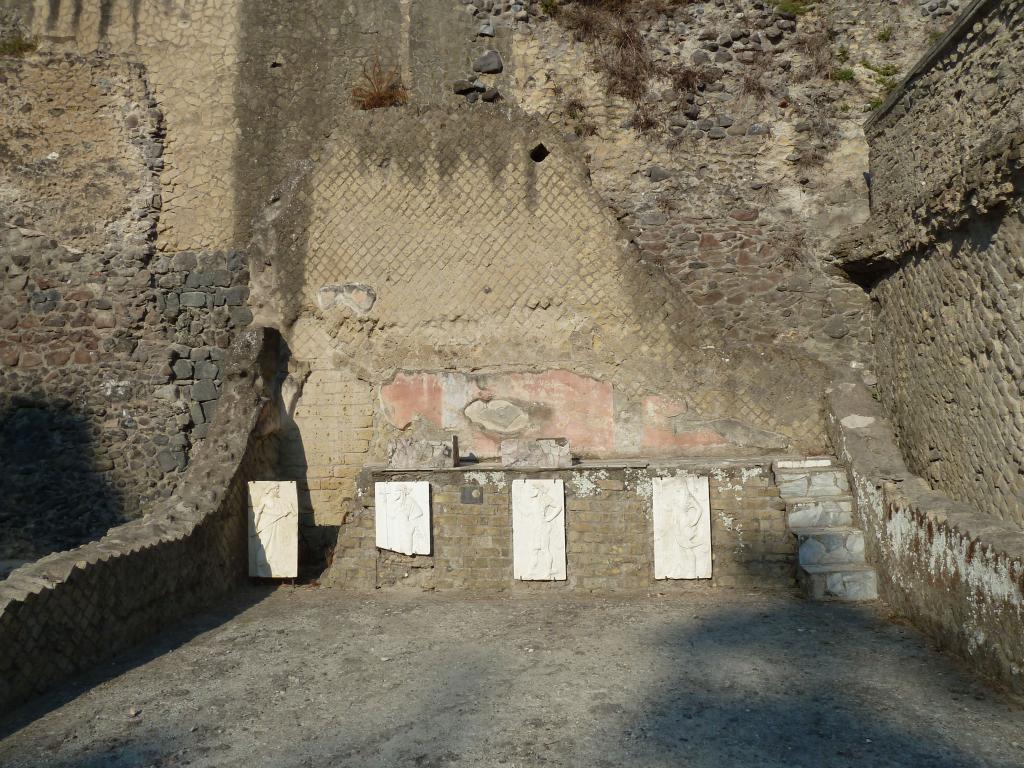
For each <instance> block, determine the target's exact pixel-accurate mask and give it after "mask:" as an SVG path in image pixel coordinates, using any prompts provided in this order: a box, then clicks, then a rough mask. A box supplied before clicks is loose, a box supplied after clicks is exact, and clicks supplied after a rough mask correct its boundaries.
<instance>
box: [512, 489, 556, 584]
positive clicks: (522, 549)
mask: <svg viewBox="0 0 1024 768" xmlns="http://www.w3.org/2000/svg"><path fill="white" fill-rule="evenodd" d="M512 575H513V576H514V577H515V578H516V579H520V580H522V581H565V487H564V485H563V483H562V481H561V480H513V481H512Z"/></svg>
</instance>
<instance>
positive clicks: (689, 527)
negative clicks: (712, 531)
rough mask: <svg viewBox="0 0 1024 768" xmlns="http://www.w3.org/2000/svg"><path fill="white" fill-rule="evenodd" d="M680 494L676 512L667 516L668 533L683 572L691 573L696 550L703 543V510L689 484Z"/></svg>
mask: <svg viewBox="0 0 1024 768" xmlns="http://www.w3.org/2000/svg"><path fill="white" fill-rule="evenodd" d="M682 496H683V498H682V499H680V502H681V503H680V505H679V511H678V513H677V514H675V515H672V516H671V517H670V518H669V520H670V524H669V526H668V534H669V536H670V537H671V540H672V546H674V547H675V548H676V549H678V550H679V559H680V565H681V566H682V570H683V572H685V573H692V572H694V571H695V570H696V567H697V550H698V549H700V548H701V547H702V546H703V545H704V541H703V539H702V537H701V530H700V522H701V515H702V514H703V510H702V509H701V505H700V502H699V501H698V500H697V497H696V496H694V495H693V493H692V492H691V490H690V487H689V486H687V487H686V489H685V490H684V491H683V494H682Z"/></svg>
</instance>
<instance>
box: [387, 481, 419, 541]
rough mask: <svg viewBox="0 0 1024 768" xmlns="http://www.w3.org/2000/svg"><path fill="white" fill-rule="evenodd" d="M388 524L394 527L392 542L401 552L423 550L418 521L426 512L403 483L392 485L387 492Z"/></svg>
mask: <svg viewBox="0 0 1024 768" xmlns="http://www.w3.org/2000/svg"><path fill="white" fill-rule="evenodd" d="M387 497H388V512H389V514H390V520H389V522H390V523H392V524H394V523H398V525H395V529H394V530H393V531H392V542H393V543H397V544H398V545H399V547H398V548H399V549H400V550H401V551H402V552H410V553H412V552H419V551H422V550H425V549H426V548H427V547H426V542H425V541H423V526H422V525H421V524H420V521H421V520H422V519H423V517H424V515H426V514H427V513H426V510H424V509H423V507H421V506H420V504H419V502H417V501H416V497H415V496H414V495H413V493H412V490H411V489H410V488H409V486H408V485H406V484H404V483H394V484H393V485H391V486H390V487H389V488H388V490H387Z"/></svg>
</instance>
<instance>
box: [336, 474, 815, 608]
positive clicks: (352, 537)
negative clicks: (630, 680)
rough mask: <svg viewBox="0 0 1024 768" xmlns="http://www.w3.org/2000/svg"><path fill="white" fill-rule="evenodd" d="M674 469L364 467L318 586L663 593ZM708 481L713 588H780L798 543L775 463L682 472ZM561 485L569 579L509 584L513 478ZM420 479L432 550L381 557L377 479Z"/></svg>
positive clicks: (787, 580) (789, 578) (789, 576)
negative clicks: (654, 482) (656, 506)
mask: <svg viewBox="0 0 1024 768" xmlns="http://www.w3.org/2000/svg"><path fill="white" fill-rule="evenodd" d="M678 471H683V469H681V468H679V467H676V468H671V467H665V466H662V467H655V466H647V465H645V464H642V463H638V464H637V465H636V466H632V467H630V466H622V465H618V466H615V465H610V466H586V465H581V466H579V467H577V468H574V469H571V470H547V471H531V472H520V471H513V470H503V469H500V468H491V467H487V466H486V465H482V466H480V467H478V468H473V467H460V468H458V469H453V470H432V471H416V472H400V471H387V470H381V469H372V468H370V469H367V470H365V471H364V472H363V473H361V475H360V481H359V489H358V494H357V499H356V501H355V502H353V503H351V504H349V505H348V507H347V512H346V514H345V517H344V521H343V523H342V525H341V530H340V534H339V537H338V547H337V550H336V551H335V556H334V562H333V564H332V566H331V568H330V569H329V571H328V573H327V575H326V577H325V583H327V584H329V585H331V586H336V587H342V588H348V589H372V588H389V587H401V586H414V587H419V588H423V589H474V590H475V589H479V590H485V591H505V590H536V589H579V590H588V591H595V592H610V591H618V590H645V589H654V590H668V589H680V588H685V586H686V582H674V581H664V580H662V581H655V579H654V561H653V552H654V544H653V528H652V516H651V478H652V477H658V476H665V475H668V474H672V473H673V472H678ZM685 471H686V472H689V473H694V474H701V475H707V476H709V478H710V495H711V525H712V533H711V537H712V550H713V556H714V571H713V577H712V580H711V581H712V583H713V584H715V585H719V586H738V585H761V586H785V585H788V584H791V583H792V582H793V578H794V561H795V540H794V539H793V537H792V536H791V535H790V534H789V532H788V530H787V527H786V516H785V511H784V505H783V503H782V501H781V499H780V498H779V493H778V489H777V488H776V487H775V485H774V479H773V477H772V474H771V469H770V463H764V464H757V463H754V464H733V463H721V464H714V463H710V464H703V465H702V464H687V465H685ZM516 478H558V479H562V480H564V481H565V494H566V499H565V519H566V555H567V559H568V580H567V581H565V582H550V583H549V582H544V583H541V582H517V581H515V580H514V579H513V578H512V512H511V481H512V480H513V479H516ZM397 480H425V481H428V482H429V483H430V486H431V493H432V535H433V547H432V554H431V555H429V556H415V557H409V556H406V555H402V554H398V553H394V552H388V551H384V550H378V549H377V548H376V546H375V539H374V508H373V504H374V493H373V484H374V483H375V482H385V481H397Z"/></svg>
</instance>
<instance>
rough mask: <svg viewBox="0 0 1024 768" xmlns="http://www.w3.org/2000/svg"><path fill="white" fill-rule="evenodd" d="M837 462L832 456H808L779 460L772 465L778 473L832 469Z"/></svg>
mask: <svg viewBox="0 0 1024 768" xmlns="http://www.w3.org/2000/svg"><path fill="white" fill-rule="evenodd" d="M835 463H836V460H835V459H834V458H832V457H831V456H806V457H804V458H802V459H779V460H778V461H776V462H775V463H774V464H772V469H774V470H775V471H776V472H786V471H792V470H796V469H816V468H817V469H820V468H823V467H831V466H832V465H833V464H835Z"/></svg>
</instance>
